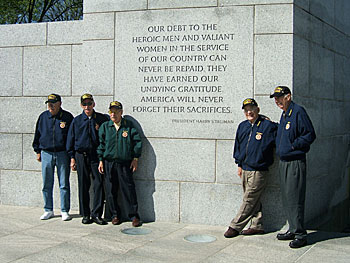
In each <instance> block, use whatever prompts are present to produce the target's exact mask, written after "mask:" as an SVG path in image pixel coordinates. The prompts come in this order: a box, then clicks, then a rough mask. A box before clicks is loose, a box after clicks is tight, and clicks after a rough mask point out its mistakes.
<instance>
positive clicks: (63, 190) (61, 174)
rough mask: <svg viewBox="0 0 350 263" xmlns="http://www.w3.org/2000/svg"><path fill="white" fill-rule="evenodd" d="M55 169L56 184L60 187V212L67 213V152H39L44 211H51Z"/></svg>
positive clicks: (68, 165)
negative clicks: (55, 172)
mask: <svg viewBox="0 0 350 263" xmlns="http://www.w3.org/2000/svg"><path fill="white" fill-rule="evenodd" d="M55 166H56V167H57V176H58V182H59V185H60V196H61V211H62V212H69V209H70V186H69V175H70V159H69V156H68V154H67V152H65V151H62V152H47V151H41V167H42V176H43V189H42V192H43V196H44V209H45V211H52V210H53V198H52V192H53V184H54V181H55V177H54V171H55Z"/></svg>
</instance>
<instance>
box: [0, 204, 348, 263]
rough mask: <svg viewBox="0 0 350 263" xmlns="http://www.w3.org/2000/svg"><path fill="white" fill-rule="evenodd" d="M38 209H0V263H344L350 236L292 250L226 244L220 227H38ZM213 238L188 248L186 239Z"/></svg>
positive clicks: (239, 240)
mask: <svg viewBox="0 0 350 263" xmlns="http://www.w3.org/2000/svg"><path fill="white" fill-rule="evenodd" d="M41 213H42V209H41V208H31V207H20V206H6V205H1V206H0V217H1V220H0V262H2V263H5V262H16V263H17V262H18V263H19V262H22V263H24V262H28V263H30V262H51V263H55V262H143V263H147V262H212V263H218V262H278V263H280V262H318V263H321V262H327V263H328V262H337V263H340V262H344V263H345V262H349V254H350V234H344V233H333V232H311V231H310V232H309V237H308V240H309V245H308V246H306V247H304V248H301V249H297V250H293V249H290V248H289V246H288V241H287V242H286V241H278V240H277V239H276V238H275V236H276V232H271V233H268V234H265V235H261V236H251V237H249V236H239V237H236V238H233V239H226V238H224V236H223V233H224V231H225V229H226V227H222V226H206V225H193V224H180V223H167V222H155V223H145V224H144V225H143V226H142V227H141V229H142V228H144V229H149V230H151V231H152V232H151V233H149V234H147V235H142V236H141V235H139V236H136V235H134V236H132V235H126V234H123V233H122V232H121V230H123V229H126V228H130V227H131V223H130V222H127V223H123V224H121V225H119V226H113V225H112V224H110V223H109V224H108V225H107V226H100V225H96V224H92V225H83V224H81V217H79V216H78V215H77V212H72V215H73V219H72V220H71V221H67V222H63V221H62V220H61V218H60V216H59V211H57V215H56V216H55V218H53V219H50V220H47V221H42V220H39V216H40V215H41ZM191 234H192V235H193V234H201V235H210V236H213V237H215V238H216V241H214V242H212V243H191V242H188V241H185V240H184V237H185V236H187V235H191Z"/></svg>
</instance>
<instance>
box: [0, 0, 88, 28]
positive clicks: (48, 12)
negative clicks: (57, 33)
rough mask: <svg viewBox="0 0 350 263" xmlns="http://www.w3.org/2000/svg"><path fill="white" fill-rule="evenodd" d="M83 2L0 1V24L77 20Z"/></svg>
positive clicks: (80, 15) (58, 0)
mask: <svg viewBox="0 0 350 263" xmlns="http://www.w3.org/2000/svg"><path fill="white" fill-rule="evenodd" d="M82 18H83V0H0V24H21V23H33V22H50V21H66V20H79V19H82Z"/></svg>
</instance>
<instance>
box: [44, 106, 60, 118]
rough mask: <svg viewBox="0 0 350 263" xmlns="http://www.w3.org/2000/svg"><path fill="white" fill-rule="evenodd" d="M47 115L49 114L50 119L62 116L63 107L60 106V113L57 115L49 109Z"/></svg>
mask: <svg viewBox="0 0 350 263" xmlns="http://www.w3.org/2000/svg"><path fill="white" fill-rule="evenodd" d="M47 115H48V116H49V119H52V118H57V117H58V118H62V115H63V112H62V108H60V110H59V111H58V113H57V114H56V115H54V116H53V115H52V114H51V113H50V111H49V110H47Z"/></svg>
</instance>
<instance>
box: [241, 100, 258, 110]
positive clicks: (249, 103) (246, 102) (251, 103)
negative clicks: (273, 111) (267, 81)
mask: <svg viewBox="0 0 350 263" xmlns="http://www.w3.org/2000/svg"><path fill="white" fill-rule="evenodd" d="M247 105H252V106H256V107H258V103H257V102H256V101H255V99H252V98H248V99H245V100H244V101H243V106H242V109H244V107H245V106H247Z"/></svg>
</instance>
